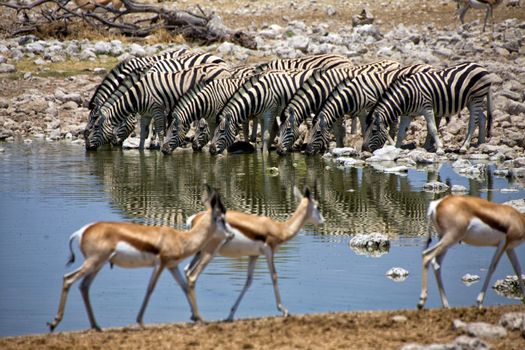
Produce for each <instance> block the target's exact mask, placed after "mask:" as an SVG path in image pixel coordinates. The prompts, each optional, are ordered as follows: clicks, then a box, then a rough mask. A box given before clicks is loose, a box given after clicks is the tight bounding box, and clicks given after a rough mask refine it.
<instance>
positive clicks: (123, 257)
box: [110, 242, 159, 268]
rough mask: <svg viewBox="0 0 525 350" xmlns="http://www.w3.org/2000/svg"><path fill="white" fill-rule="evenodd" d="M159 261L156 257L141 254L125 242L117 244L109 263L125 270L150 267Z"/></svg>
mask: <svg viewBox="0 0 525 350" xmlns="http://www.w3.org/2000/svg"><path fill="white" fill-rule="evenodd" d="M158 261H159V258H158V257H157V255H155V254H153V253H149V252H143V251H140V250H138V249H137V248H135V247H133V246H132V245H131V244H129V243H126V242H118V243H117V246H116V248H115V252H114V253H113V255H112V256H111V258H110V262H111V263H113V264H115V265H118V266H120V267H125V268H135V267H151V266H155V264H157V263H158Z"/></svg>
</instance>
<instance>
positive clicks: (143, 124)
mask: <svg viewBox="0 0 525 350" xmlns="http://www.w3.org/2000/svg"><path fill="white" fill-rule="evenodd" d="M150 123H151V118H150V117H149V116H146V115H143V116H141V117H140V143H139V149H140V150H143V149H144V144H145V143H146V138H147V137H148V135H149V127H150Z"/></svg>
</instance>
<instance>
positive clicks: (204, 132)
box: [191, 118, 210, 152]
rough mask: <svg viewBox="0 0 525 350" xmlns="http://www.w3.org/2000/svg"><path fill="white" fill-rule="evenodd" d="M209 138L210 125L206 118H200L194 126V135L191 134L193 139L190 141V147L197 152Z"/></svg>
mask: <svg viewBox="0 0 525 350" xmlns="http://www.w3.org/2000/svg"><path fill="white" fill-rule="evenodd" d="M209 140H210V127H209V126H208V122H207V121H206V119H204V118H201V119H199V121H198V122H197V126H196V127H195V135H194V136H193V141H192V142H191V148H192V149H193V150H194V151H196V152H198V151H201V150H202V147H204V146H205V145H206V144H207V143H208V141H209Z"/></svg>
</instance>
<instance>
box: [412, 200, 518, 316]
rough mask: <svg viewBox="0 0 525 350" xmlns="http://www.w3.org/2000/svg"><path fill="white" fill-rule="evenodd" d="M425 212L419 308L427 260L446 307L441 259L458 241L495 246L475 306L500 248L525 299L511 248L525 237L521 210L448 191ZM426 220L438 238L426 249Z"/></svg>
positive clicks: (480, 300) (424, 290) (424, 292)
mask: <svg viewBox="0 0 525 350" xmlns="http://www.w3.org/2000/svg"><path fill="white" fill-rule="evenodd" d="M428 216H429V237H428V242H427V249H426V250H425V251H424V252H423V271H422V278H421V284H422V287H421V296H420V298H419V303H418V304H417V307H418V308H419V309H421V308H423V306H424V305H425V301H426V299H427V292H428V290H427V273H428V271H427V269H428V264H429V263H432V267H433V269H434V274H435V276H436V280H437V285H438V289H439V294H440V296H441V302H442V304H443V307H446V308H448V307H449V304H448V300H447V296H446V295H445V290H444V289H443V282H442V280H441V263H442V262H443V258H444V257H445V254H446V252H447V249H448V248H450V247H451V246H452V245H454V244H456V243H458V242H460V241H461V242H465V243H468V244H471V245H474V246H481V247H483V246H495V247H497V248H496V252H495V253H494V256H493V257H492V261H491V262H490V267H489V269H488V272H487V276H486V277H485V282H484V283H483V287H482V289H481V292H480V293H479V295H478V298H477V305H478V307H480V308H481V306H482V304H483V299H484V298H485V292H486V290H487V287H488V284H489V282H490V278H491V277H492V274H493V273H494V270H495V269H496V266H497V265H498V262H499V259H500V258H501V256H502V255H503V253H504V252H506V253H507V256H508V257H509V260H510V263H511V264H512V267H513V268H514V272H516V275H518V279H519V285H520V289H521V293H522V295H523V301H524V302H525V286H524V284H523V279H522V277H521V267H520V263H519V261H518V257H517V256H516V253H515V252H514V248H515V247H517V246H518V245H520V244H521V243H523V242H524V241H525V213H523V214H522V213H520V212H518V211H517V210H516V209H515V208H513V207H511V206H509V205H504V204H496V203H492V202H489V201H487V200H484V199H481V198H477V197H469V196H453V195H449V196H446V197H444V198H442V199H439V200H436V201H433V202H431V203H430V206H429V208H428ZM430 223H433V224H434V227H435V228H436V231H437V233H438V235H439V242H438V243H437V244H436V245H435V246H433V247H432V248H430V249H428V245H429V244H430V241H431V236H430V234H431V233H430Z"/></svg>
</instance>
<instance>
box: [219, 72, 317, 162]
mask: <svg viewBox="0 0 525 350" xmlns="http://www.w3.org/2000/svg"><path fill="white" fill-rule="evenodd" d="M313 72H314V70H303V71H270V72H268V73H263V74H261V75H258V76H254V77H252V78H250V79H248V80H247V81H246V82H245V83H244V84H243V85H242V86H241V87H240V88H239V90H238V91H237V92H236V93H235V94H234V95H233V96H232V97H231V98H230V100H229V101H228V103H227V104H226V105H225V106H224V108H223V110H222V111H221V113H220V114H219V117H218V118H219V119H218V120H220V123H219V125H218V127H217V128H216V129H215V133H214V136H213V138H212V140H211V144H210V153H211V154H218V153H221V152H223V151H224V150H225V149H226V148H227V147H229V146H230V145H231V144H233V142H234V141H235V136H236V134H237V132H238V129H239V126H240V125H241V123H242V122H244V121H246V120H248V117H250V116H257V117H258V118H259V119H260V121H261V125H262V131H261V135H262V137H261V138H262V143H263V150H264V151H267V150H268V148H269V146H270V144H271V142H272V141H273V139H274V138H275V136H276V134H277V131H278V130H277V120H276V117H277V116H279V115H280V114H281V112H282V109H283V108H284V107H285V106H286V105H287V104H288V103H289V101H290V100H291V98H292V97H293V95H294V94H295V92H296V91H297V90H298V89H299V88H300V87H301V85H302V84H304V82H305V81H306V80H307V79H308V78H309V77H310V76H311V75H312V73H313ZM270 126H272V129H271V131H269V137H267V136H266V131H267V130H269V127H270Z"/></svg>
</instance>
